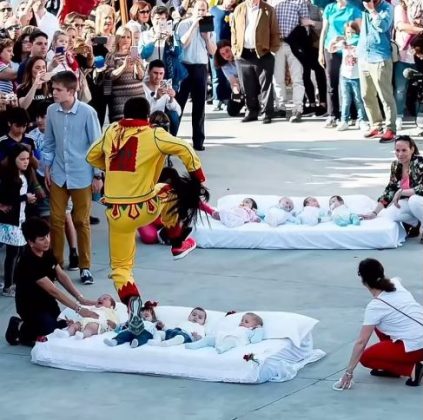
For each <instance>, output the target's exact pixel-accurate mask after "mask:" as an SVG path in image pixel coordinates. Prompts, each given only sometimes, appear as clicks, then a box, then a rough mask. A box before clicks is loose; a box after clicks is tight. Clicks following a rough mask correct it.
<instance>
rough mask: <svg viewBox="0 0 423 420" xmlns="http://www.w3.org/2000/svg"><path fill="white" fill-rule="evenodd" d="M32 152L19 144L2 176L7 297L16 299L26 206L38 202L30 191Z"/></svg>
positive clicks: (0, 229) (0, 220)
mask: <svg viewBox="0 0 423 420" xmlns="http://www.w3.org/2000/svg"><path fill="white" fill-rule="evenodd" d="M30 156H31V154H30V152H29V149H28V147H27V146H26V145H25V144H19V143H17V144H16V145H14V146H13V147H12V148H11V149H10V151H9V154H8V155H7V159H6V164H5V165H4V166H3V167H1V168H0V169H1V173H0V243H3V244H6V258H5V260H4V284H3V292H2V294H3V296H7V297H14V296H15V287H14V283H15V282H14V276H15V266H16V262H17V260H18V257H19V255H20V253H21V251H22V250H23V247H24V245H25V244H26V241H25V238H24V236H23V233H22V229H21V226H22V223H23V222H24V221H25V208H26V204H27V203H29V204H32V203H35V201H36V200H37V198H36V196H35V194H32V193H31V192H29V191H30V189H29V185H30V175H29V161H30Z"/></svg>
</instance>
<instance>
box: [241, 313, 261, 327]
mask: <svg viewBox="0 0 423 420" xmlns="http://www.w3.org/2000/svg"><path fill="white" fill-rule="evenodd" d="M239 326H240V327H245V328H251V329H254V328H257V327H262V326H263V320H262V319H261V317H259V316H258V315H257V314H255V313H254V312H246V313H245V314H244V315H243V316H242V318H241V322H240V323H239Z"/></svg>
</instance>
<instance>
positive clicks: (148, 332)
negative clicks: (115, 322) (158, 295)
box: [103, 300, 162, 348]
mask: <svg viewBox="0 0 423 420" xmlns="http://www.w3.org/2000/svg"><path fill="white" fill-rule="evenodd" d="M156 306H157V302H152V301H149V300H148V301H147V302H145V303H144V306H143V307H142V309H141V316H142V320H140V328H139V334H134V333H133V332H131V331H129V329H128V323H127V322H125V323H124V324H121V325H119V326H118V327H117V328H116V329H115V332H116V333H117V335H116V336H115V337H113V338H105V339H104V340H103V341H104V343H105V344H107V345H108V346H110V347H114V346H119V345H121V344H124V343H129V345H130V347H131V348H137V347H139V346H142V345H144V344H146V343H147V341H148V340H151V339H157V340H159V339H160V336H159V335H158V333H159V329H160V328H161V324H162V323H161V322H160V321H158V320H157V316H156V311H155V310H154V308H155V307H156ZM137 313H138V312H137Z"/></svg>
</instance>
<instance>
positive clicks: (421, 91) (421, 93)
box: [402, 68, 423, 104]
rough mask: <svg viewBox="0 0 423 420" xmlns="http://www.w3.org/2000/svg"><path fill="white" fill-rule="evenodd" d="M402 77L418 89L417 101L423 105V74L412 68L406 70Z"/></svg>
mask: <svg viewBox="0 0 423 420" xmlns="http://www.w3.org/2000/svg"><path fill="white" fill-rule="evenodd" d="M402 75H403V76H404V77H405V78H406V79H407V80H409V81H410V84H411V85H412V86H414V87H415V88H416V96H417V101H418V102H419V103H420V104H423V73H420V72H419V71H417V70H414V69H412V68H408V69H405V70H404V71H403V72H402Z"/></svg>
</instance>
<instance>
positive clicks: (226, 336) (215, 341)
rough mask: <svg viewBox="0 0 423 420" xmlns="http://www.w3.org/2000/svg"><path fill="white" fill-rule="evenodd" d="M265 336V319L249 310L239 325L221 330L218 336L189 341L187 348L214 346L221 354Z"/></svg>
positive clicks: (257, 341)
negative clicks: (227, 329)
mask: <svg viewBox="0 0 423 420" xmlns="http://www.w3.org/2000/svg"><path fill="white" fill-rule="evenodd" d="M263 337H264V329H263V319H262V318H261V317H260V316H258V315H257V314H255V313H254V312H247V313H245V314H244V315H243V317H242V319H241V322H240V323H239V326H238V327H236V328H234V329H232V330H230V331H222V332H219V333H217V334H216V336H207V337H204V338H202V339H201V340H198V341H196V342H194V343H187V344H185V348H187V349H191V350H197V349H201V348H203V347H214V348H215V349H216V351H217V353H219V354H220V353H224V352H226V351H228V350H231V349H233V348H235V347H240V346H245V345H247V344H255V343H259V342H260V341H262V340H263Z"/></svg>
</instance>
